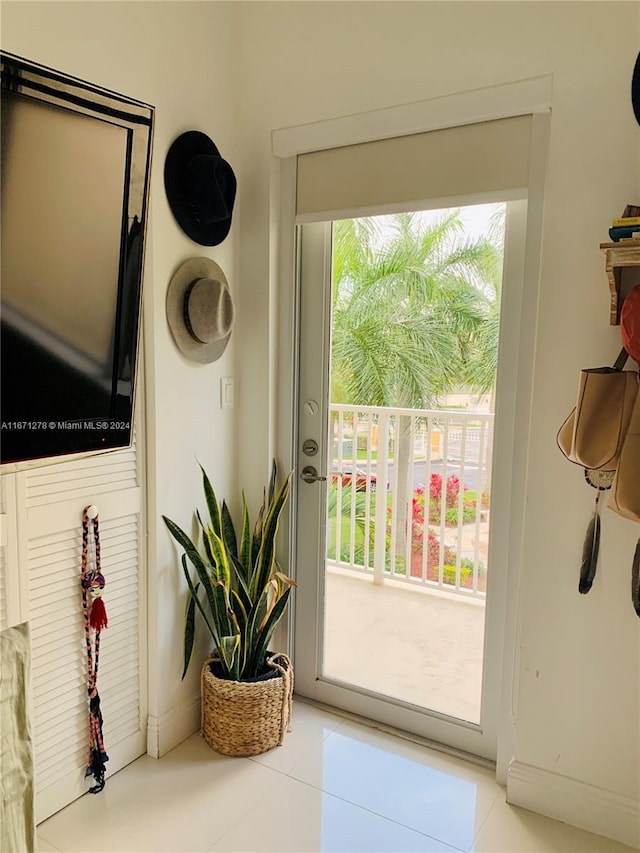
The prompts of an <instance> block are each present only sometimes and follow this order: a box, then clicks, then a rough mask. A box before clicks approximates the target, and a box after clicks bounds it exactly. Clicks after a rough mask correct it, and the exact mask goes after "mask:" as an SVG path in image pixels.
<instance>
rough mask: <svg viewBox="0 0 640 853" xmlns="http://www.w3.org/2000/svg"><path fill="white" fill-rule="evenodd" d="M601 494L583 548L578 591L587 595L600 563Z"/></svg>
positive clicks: (597, 499)
mask: <svg viewBox="0 0 640 853" xmlns="http://www.w3.org/2000/svg"><path fill="white" fill-rule="evenodd" d="M599 500H600V492H598V495H597V497H596V508H595V511H594V513H593V517H592V519H591V521H590V522H589V526H588V527H587V535H586V536H585V538H584V545H583V546H582V565H581V566H580V583H579V584H578V590H579V592H581V593H582V595H586V594H587V593H588V592H589V590H590V589H591V587H592V585H593V579H594V578H595V576H596V566H597V563H598V551H599V550H600V513H599V507H598V503H599Z"/></svg>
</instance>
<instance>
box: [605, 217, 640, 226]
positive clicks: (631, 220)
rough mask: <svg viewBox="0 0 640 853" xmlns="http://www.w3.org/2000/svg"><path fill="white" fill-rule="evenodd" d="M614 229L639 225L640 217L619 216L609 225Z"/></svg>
mask: <svg viewBox="0 0 640 853" xmlns="http://www.w3.org/2000/svg"><path fill="white" fill-rule="evenodd" d="M611 225H612V226H613V227H614V228H628V227H629V226H630V225H640V216H621V217H619V218H618V219H614V220H613V221H612V223H611Z"/></svg>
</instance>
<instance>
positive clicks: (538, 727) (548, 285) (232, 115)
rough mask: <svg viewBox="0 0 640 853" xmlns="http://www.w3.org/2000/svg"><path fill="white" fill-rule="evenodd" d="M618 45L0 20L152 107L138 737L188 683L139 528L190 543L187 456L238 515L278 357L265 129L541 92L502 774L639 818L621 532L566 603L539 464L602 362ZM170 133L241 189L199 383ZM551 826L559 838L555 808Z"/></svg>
mask: <svg viewBox="0 0 640 853" xmlns="http://www.w3.org/2000/svg"><path fill="white" fill-rule="evenodd" d="M236 28H238V29H236ZM638 33H639V27H638V5H637V4H636V3H626V2H624V3H616V2H604V3H600V2H593V3H592V2H586V3H574V2H570V3H558V2H554V3H544V2H543V3H535V2H534V3H512V2H499V3H484V2H474V3H463V2H460V3H459V2H449V3H444V2H436V3H429V2H413V3H400V2H371V3H369V2H355V3H349V2H339V3H336V2H334V3H315V2H305V3H280V2H269V3H259V2H257V3H253V2H246V3H235V4H233V3H229V4H226V3H218V2H217V3H183V2H180V3H153V2H152V3H141V2H139V3H122V4H119V3H106V4H102V3H55V2H52V3H43V4H36V3H13V2H6V1H5V2H3V5H2V45H3V48H4V49H6V50H10V51H12V52H14V53H18V54H21V55H24V56H27V57H29V58H32V59H35V60H37V61H40V62H43V63H45V64H49V65H52V66H54V67H58V68H60V69H62V70H64V71H67V72H70V73H72V74H75V75H78V76H80V77H83V78H86V79H89V80H92V81H94V82H97V83H100V84H102V85H105V86H107V87H110V88H114V89H116V90H120V91H124V92H126V93H128V94H130V95H133V96H136V97H138V98H140V99H142V100H146V101H148V102H150V103H152V104H155V106H156V107H157V114H156V117H157V124H156V137H155V146H154V155H155V162H154V169H153V186H152V204H151V220H150V234H151V240H150V244H149V253H148V265H147V275H146V281H145V286H146V297H145V298H146V302H145V329H146V332H147V334H148V339H147V342H146V343H147V354H148V358H149V365H148V368H149V375H150V380H151V381H150V383H149V410H148V414H149V423H150V438H151V444H150V452H151V461H152V464H153V465H154V466H155V467H156V481H155V483H152V484H151V488H150V490H149V510H150V516H149V517H150V522H151V525H150V557H151V571H150V601H151V630H150V639H151V644H152V646H153V645H155V651H156V653H157V654H158V655H159V658H160V660H161V661H162V669H161V678H159V677H158V674H157V673H156V676H155V678H154V679H153V681H152V684H151V697H150V698H151V712H152V714H155V715H156V717H157V718H158V719H160V718H162V719H163V720H165V721H169V723H171V721H172V720H175V719H177V717H179V713H180V708H181V703H185V702H186V703H188V702H189V701H190V700H191V698H192V697H193V695H194V693H195V691H197V685H196V683H195V679H194V678H193V675H194V673H192V677H191V679H190V680H189V681H188V682H187V683H186V684H184V685H181V684H180V682H179V669H180V661H179V658H180V642H179V641H180V636H181V620H182V600H181V601H180V602H178V601H177V600H176V595H177V593H178V590H179V589H180V585H179V582H178V580H177V578H176V569H175V560H174V553H173V550H172V547H171V546H170V543H169V541H168V537H167V535H166V533H165V532H164V530H163V529H161V528H159V527H157V524H156V522H157V518H158V515H159V513H160V512H164V513H166V514H168V515H170V516H172V517H173V518H175V519H176V520H181V521H182V522H184V523H187V522H188V519H189V516H190V512H191V508H192V506H193V505H194V502H195V501H196V500H197V499H198V498H199V492H200V487H199V482H198V476H197V472H196V470H195V466H194V461H193V457H194V454H197V455H198V456H199V458H200V459H201V460H202V461H203V463H204V464H205V465H206V466H207V467H209V468H210V469H211V472H212V474H213V476H214V479H215V482H216V484H217V485H218V486H219V488H220V491H221V492H222V493H225V494H230V493H232V486H233V485H234V483H235V476H234V475H235V473H236V465H237V470H238V472H239V481H240V482H241V483H242V485H244V486H245V487H246V488H248V491H249V494H250V496H251V497H252V498H255V497H256V496H257V495H258V492H259V486H260V485H261V483H262V482H263V480H264V477H265V474H266V471H267V465H268V456H269V453H270V441H271V438H272V436H271V435H270V432H269V429H270V421H269V406H270V400H272V399H273V393H272V392H273V390H274V389H273V387H272V382H271V377H272V373H273V367H274V365H273V351H274V346H275V343H276V341H275V340H274V336H273V330H272V327H271V325H270V322H269V315H270V312H272V311H273V298H272V297H273V290H274V289H276V290H277V284H278V282H277V278H274V273H273V267H274V256H273V249H272V247H273V241H272V240H271V239H270V230H269V229H270V215H271V206H272V204H273V202H274V200H273V198H271V197H270V194H269V193H270V189H269V187H270V174H271V169H272V167H273V161H272V158H271V156H270V132H271V131H272V130H273V129H275V128H279V127H285V126H289V125H297V124H302V123H304V122H309V121H316V120H320V119H325V118H331V117H334V116H339V115H346V114H350V113H355V112H361V111H364V110H367V109H375V108H380V107H386V106H391V105H394V104H401V103H406V102H409V101H413V100H422V99H426V98H430V97H435V96H438V95H443V94H449V93H455V92H459V91H465V90H469V89H474V88H478V87H482V86H490V85H496V84H500V83H503V82H507V81H511V80H518V79H522V78H526V77H531V76H536V75H543V74H549V73H551V74H553V75H554V100H553V117H552V127H551V147H550V161H549V172H548V182H547V189H546V206H545V228H544V253H543V259H542V280H541V293H540V305H539V317H538V330H537V353H536V374H535V390H534V399H533V420H532V428H531V454H530V466H529V481H528V490H527V508H526V522H525V532H524V547H523V559H522V566H521V570H522V587H521V613H520V618H519V643H518V648H519V654H518V660H517V666H516V681H517V687H516V705H517V713H516V740H515V758H516V759H517V761H518V762H520V763H521V764H522V766H526V767H532V768H538V769H539V770H540V771H543V772H544V773H550V774H554V778H562V779H568V780H569V781H570V782H572V783H573V782H575V783H576V784H577V785H578V787H579V786H580V785H582V786H585V788H584V790H589V791H592V788H591V787H589V786H593V791H597V790H603V791H604V793H605V794H606V795H607V796H609V795H611V796H612V797H613V798H614V799H615V798H616V797H617V798H618V799H620V801H622V802H623V803H625V804H627V805H629V803H631V806H629V807H630V808H633V803H634V802H637V801H638V799H639V777H638V774H639V767H638V765H639V762H638V755H639V737H640V732H639V726H638V720H639V719H640V708H639V705H638V697H639V683H638V679H639V672H640V649H639V624H640V623H639V622H638V619H637V617H636V616H635V614H634V612H633V610H632V608H631V604H630V600H629V577H630V561H631V556H632V552H633V548H634V545H635V541H636V538H637V536H638V532H639V530H638V527H637V525H635V526H634V525H633V524H631V523H630V522H627V521H624V520H622V519H619V518H617V517H616V516H614V515H613V513H611V512H609V511H606V512H605V517H604V525H603V527H604V529H603V543H602V555H601V563H600V569H599V576H598V579H597V581H596V584H595V586H594V589H593V590H592V592H591V593H590V594H589V596H587V597H581V596H579V595H578V593H577V589H576V587H577V577H576V575H577V566H578V562H579V557H580V549H581V539H582V536H583V533H584V529H585V525H586V522H587V519H588V517H589V514H590V512H591V509H592V504H593V493H592V492H590V490H589V489H588V488H587V487H586V486H585V485H584V484H583V481H582V475H581V473H580V471H579V470H578V469H574V468H572V467H571V466H569V465H568V463H566V462H565V461H564V460H563V459H562V457H561V456H560V454H559V453H558V451H557V449H556V446H555V433H556V430H557V428H558V426H559V424H560V423H561V422H562V420H563V418H564V416H565V414H566V412H567V410H568V409H569V408H570V406H571V402H572V398H573V397H574V395H575V387H576V379H577V374H578V370H579V369H580V367H582V366H587V365H597V364H605V363H608V362H610V361H611V360H612V359H613V357H614V355H615V353H616V351H617V347H618V346H619V337H618V331H617V330H616V329H612V328H610V327H609V326H608V290H607V284H606V279H605V276H604V271H603V270H604V265H603V257H602V255H601V253H600V251H599V249H598V244H599V242H601V241H604V240H605V239H606V234H607V232H606V229H607V225H608V223H609V220H610V219H611V217H613V216H616V215H619V214H620V212H621V210H622V208H623V206H624V204H625V203H626V202H629V201H637V199H638V197H639V196H640V182H639V180H638V174H639V172H638V169H639V159H638V132H639V128H638V126H637V125H636V123H635V121H634V119H633V115H632V112H631V109H630V106H629V81H630V75H631V70H632V67H633V63H634V61H635V57H636V54H637V51H638V46H639V44H638V42H639V39H638ZM189 128H199V129H202V130H204V131H205V132H208V133H209V134H210V135H211V136H212V137H213V138H214V140H215V141H216V142H217V143H218V144H219V146H220V148H221V150H222V153H223V154H224V155H225V156H226V157H227V158H228V159H229V160H230V161H231V162H232V163H233V164H234V166H235V167H236V172H237V174H238V177H239V187H240V202H239V205H238V207H237V213H238V215H237V217H236V221H235V224H234V228H233V229H232V233H231V236H230V237H229V239H228V240H227V241H226V242H225V243H224V244H223V245H222V246H220V247H218V248H216V249H214V250H211V251H206V252H203V254H208V255H210V256H211V257H213V258H214V259H215V260H217V261H218V262H220V263H221V265H222V266H223V268H224V269H225V271H226V273H227V276H228V278H229V281H230V283H231V287H232V290H233V292H234V294H235V296H236V302H237V307H238V317H239V319H238V324H237V329H236V331H235V333H234V335H233V336H232V344H231V347H230V348H229V350H228V351H227V353H226V354H225V356H224V357H223V359H222V360H221V361H219V362H217V363H215V364H213V365H210V366H206V367H199V366H195V365H192V364H189V363H187V362H185V361H184V360H183V359H182V357H181V356H179V355H178V353H177V352H176V350H175V349H174V347H173V344H172V342H171V340H170V337H169V333H168V330H167V327H166V322H165V319H164V295H165V289H166V285H167V282H168V280H169V277H170V275H171V273H172V271H173V269H174V268H175V267H176V265H177V264H178V263H179V262H180V261H181V260H183V259H184V258H186V257H187V256H190V255H194V254H198V253H199V250H198V247H196V246H195V245H194V244H192V243H191V242H190V241H189V240H188V239H187V238H186V237H184V236H182V235H181V233H180V232H179V230H178V229H177V226H176V225H175V224H174V222H173V220H172V217H171V214H170V212H169V209H168V207H167V205H166V201H165V198H164V191H163V186H162V166H163V161H164V154H165V152H166V150H167V148H168V146H169V144H170V142H171V141H172V139H173V138H174V137H175V136H176V135H177V134H178V133H180V132H181V131H183V130H186V129H189ZM239 231H241V234H242V241H241V242H240V241H239V238H238V234H239ZM239 277H240V278H241V283H242V284H241V286H240V284H239V281H238V279H239ZM531 322H535V318H533V317H532V318H531ZM234 354H235V360H234ZM227 375H234V376H236V378H237V380H238V384H237V390H238V408H237V409H236V410H235V412H231V413H229V412H221V411H220V410H219V409H218V402H217V400H218V380H219V378H220V377H221V376H227ZM238 416H240V417H238ZM276 427H277V425H276ZM236 436H237V437H236ZM517 569H518V567H516V566H514V567H513V570H514V575H515V573H516V572H517ZM178 728H179V726H178ZM581 790H582V789H581ZM616 802H617V800H616ZM541 807H542V808H543V807H544V806H541ZM633 814H637V812H635V813H633ZM560 816H561V817H562V816H563V815H560ZM564 816H565V817H567V819H571V820H574V821H575V820H576V818H575V817H574V816H573V813H570V810H569V809H568V808H567V811H566V814H564ZM632 816H633V815H632ZM618 834H620V833H618Z"/></svg>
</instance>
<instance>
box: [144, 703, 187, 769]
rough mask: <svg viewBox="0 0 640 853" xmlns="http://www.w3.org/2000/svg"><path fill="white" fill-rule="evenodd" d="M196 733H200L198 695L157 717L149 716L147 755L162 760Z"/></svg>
mask: <svg viewBox="0 0 640 853" xmlns="http://www.w3.org/2000/svg"><path fill="white" fill-rule="evenodd" d="M197 731H200V693H198V694H197V695H196V696H193V697H192V698H191V699H187V700H186V701H185V702H182V703H181V704H180V705H177V706H176V707H175V708H172V709H171V710H170V711H167V713H166V714H161V715H160V716H159V717H154V716H152V715H151V714H149V718H148V721H147V753H148V754H149V755H150V756H152V758H162V756H163V755H166V754H167V752H169V751H170V750H172V749H173V748H174V747H175V746H177V745H178V744H179V743H182V741H183V740H186V739H187V738H188V737H190V736H191V735H192V734H194V733H195V732H197Z"/></svg>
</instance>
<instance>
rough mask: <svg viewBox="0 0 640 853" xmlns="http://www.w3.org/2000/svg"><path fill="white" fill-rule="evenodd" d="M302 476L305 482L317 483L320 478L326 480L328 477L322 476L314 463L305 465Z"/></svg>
mask: <svg viewBox="0 0 640 853" xmlns="http://www.w3.org/2000/svg"><path fill="white" fill-rule="evenodd" d="M300 477H301V478H302V479H303V480H304V481H305V483H315V482H317V481H318V480H326V479H327V478H326V477H321V476H320V475H319V474H318V471H317V470H316V468H315V467H314V466H313V465H305V466H304V468H303V469H302V471H301V472H300Z"/></svg>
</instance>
